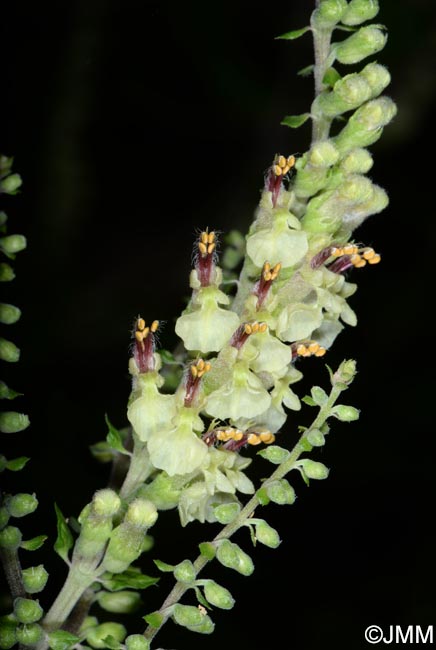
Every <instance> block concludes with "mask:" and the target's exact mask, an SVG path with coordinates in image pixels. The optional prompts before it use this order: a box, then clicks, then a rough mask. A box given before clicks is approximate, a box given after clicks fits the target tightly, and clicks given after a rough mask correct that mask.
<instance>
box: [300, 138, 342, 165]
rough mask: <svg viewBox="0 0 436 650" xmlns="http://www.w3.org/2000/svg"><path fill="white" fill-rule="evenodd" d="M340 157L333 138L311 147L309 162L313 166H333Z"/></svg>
mask: <svg viewBox="0 0 436 650" xmlns="http://www.w3.org/2000/svg"><path fill="white" fill-rule="evenodd" d="M338 158H339V153H338V150H337V149H336V147H335V145H334V143H333V142H332V140H322V141H321V142H316V143H315V144H314V145H313V147H312V148H311V149H310V151H309V152H308V158H307V162H308V163H309V164H310V165H313V167H332V165H334V164H335V163H337V161H338Z"/></svg>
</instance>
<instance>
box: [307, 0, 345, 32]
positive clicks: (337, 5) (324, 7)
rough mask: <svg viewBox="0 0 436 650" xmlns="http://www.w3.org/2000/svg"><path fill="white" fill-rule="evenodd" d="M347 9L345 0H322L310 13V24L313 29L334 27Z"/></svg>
mask: <svg viewBox="0 0 436 650" xmlns="http://www.w3.org/2000/svg"><path fill="white" fill-rule="evenodd" d="M346 9H347V3H346V0H322V2H321V3H320V5H319V7H318V8H317V9H315V11H314V12H313V14H312V21H311V22H312V26H313V27H314V28H315V29H328V28H331V27H334V26H335V25H336V24H337V23H338V22H339V21H340V20H341V18H342V16H343V14H344V12H345V11H346Z"/></svg>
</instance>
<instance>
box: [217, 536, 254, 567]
mask: <svg viewBox="0 0 436 650" xmlns="http://www.w3.org/2000/svg"><path fill="white" fill-rule="evenodd" d="M216 557H217V559H218V560H219V561H220V562H221V564H223V565H224V566H226V567H228V568H229V569H234V570H235V571H238V573H242V575H244V576H249V575H251V574H252V573H253V571H254V564H253V560H252V559H251V557H250V556H249V555H247V553H245V552H244V551H243V550H242V549H241V548H240V547H239V546H238V545H237V544H234V543H233V542H230V541H229V540H228V539H225V540H223V541H222V542H221V543H220V545H219V546H218V549H217V553H216Z"/></svg>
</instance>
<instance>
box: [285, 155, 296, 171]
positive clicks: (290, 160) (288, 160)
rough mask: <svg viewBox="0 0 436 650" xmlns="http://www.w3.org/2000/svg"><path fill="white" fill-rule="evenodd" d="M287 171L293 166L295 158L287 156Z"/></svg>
mask: <svg viewBox="0 0 436 650" xmlns="http://www.w3.org/2000/svg"><path fill="white" fill-rule="evenodd" d="M286 162H287V163H288V167H289V169H291V167H293V166H294V165H295V156H288V157H287V159H286Z"/></svg>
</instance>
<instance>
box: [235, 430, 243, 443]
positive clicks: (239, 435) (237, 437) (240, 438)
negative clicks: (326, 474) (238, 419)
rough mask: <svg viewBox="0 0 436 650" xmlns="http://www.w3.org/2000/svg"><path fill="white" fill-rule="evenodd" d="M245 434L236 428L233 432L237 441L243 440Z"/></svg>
mask: <svg viewBox="0 0 436 650" xmlns="http://www.w3.org/2000/svg"><path fill="white" fill-rule="evenodd" d="M243 436H244V434H243V433H242V431H240V430H239V429H235V431H234V432H233V440H236V442H238V441H239V440H242V438H243Z"/></svg>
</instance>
